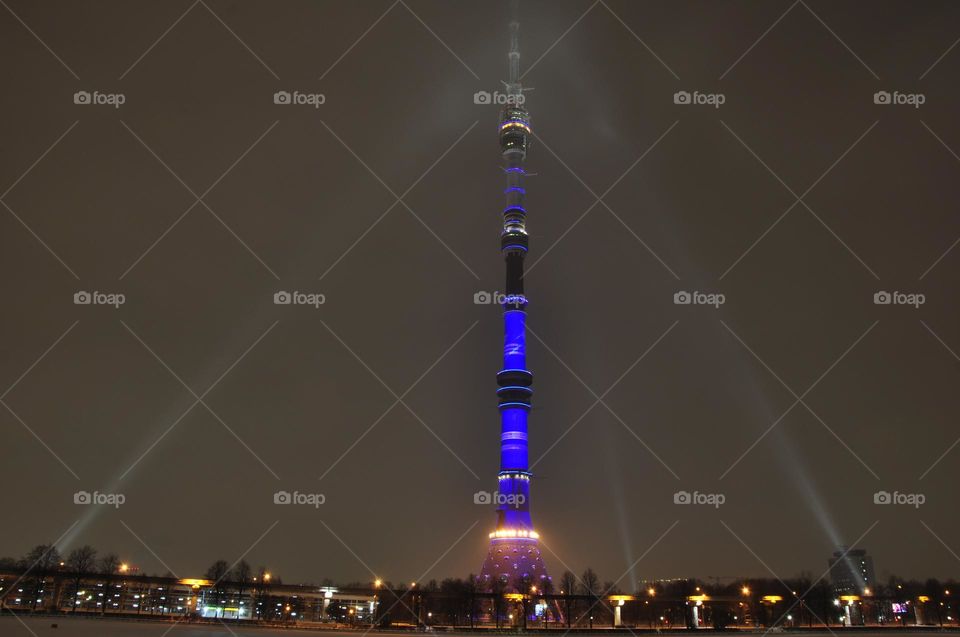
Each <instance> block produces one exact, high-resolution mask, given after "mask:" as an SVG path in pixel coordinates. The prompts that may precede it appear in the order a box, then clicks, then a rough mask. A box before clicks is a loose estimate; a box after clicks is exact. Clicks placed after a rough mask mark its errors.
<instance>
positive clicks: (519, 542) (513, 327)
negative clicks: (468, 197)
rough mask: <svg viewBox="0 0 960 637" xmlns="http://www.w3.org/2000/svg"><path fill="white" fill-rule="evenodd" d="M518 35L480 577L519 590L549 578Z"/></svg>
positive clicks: (508, 113)
mask: <svg viewBox="0 0 960 637" xmlns="http://www.w3.org/2000/svg"><path fill="white" fill-rule="evenodd" d="M518 29H519V25H518V24H517V23H516V22H513V23H511V25H510V32H511V42H510V53H509V61H510V81H509V82H508V83H507V99H506V102H507V103H506V105H505V106H504V108H503V111H502V112H501V116H500V131H499V135H500V150H501V152H502V154H503V159H504V171H505V173H506V177H507V187H506V190H505V191H504V192H505V195H506V206H505V208H504V210H503V230H502V232H501V234H500V248H501V251H502V253H503V256H504V260H505V262H506V287H505V291H506V294H505V295H504V298H503V322H504V343H503V369H502V370H501V371H500V372H499V373H498V374H497V384H498V385H499V389H497V396H498V398H499V403H500V404H499V409H500V472H499V474H498V476H497V477H498V480H497V482H498V488H497V493H498V501H497V526H496V529H495V530H494V532H493V533H491V534H490V549H489V552H488V554H487V559H486V560H485V561H484V564H483V569H482V571H481V576H482V577H484V578H486V579H488V581H489V579H490V578H493V579H502V580H504V581H506V582H508V583H510V584H513V585H514V586H516V585H517V584H518V582H519V581H520V579H521V578H526V579H529V580H530V581H533V582H538V583H539V581H540V580H541V579H543V578H545V577H547V573H546V568H545V567H544V564H543V559H542V557H541V555H540V548H539V542H538V538H539V535H538V534H537V532H536V531H535V530H534V528H533V523H532V521H531V519H530V477H531V473H530V470H529V466H530V465H529V457H528V451H527V417H528V415H529V413H530V398H531V395H532V394H533V390H532V389H531V385H532V384H533V374H531V373H530V371H529V370H528V369H527V362H526V327H525V322H526V316H527V312H526V308H527V298H526V296H525V295H524V292H523V260H524V257H525V256H526V253H527V248H528V237H527V230H526V216H527V211H526V208H525V207H524V198H525V195H526V190H525V188H524V181H525V177H526V171H525V169H524V163H525V160H526V155H527V147H528V145H529V137H530V135H531V131H530V116H529V114H528V113H527V111H526V109H525V108H523V101H524V98H523V92H522V87H521V85H520V80H519V71H520V50H519V46H518V37H517V36H518Z"/></svg>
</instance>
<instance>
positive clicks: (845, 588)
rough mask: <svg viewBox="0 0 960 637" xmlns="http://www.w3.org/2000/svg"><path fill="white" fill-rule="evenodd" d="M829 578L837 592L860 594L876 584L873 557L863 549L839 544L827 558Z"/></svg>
mask: <svg viewBox="0 0 960 637" xmlns="http://www.w3.org/2000/svg"><path fill="white" fill-rule="evenodd" d="M827 563H828V564H829V565H830V579H831V580H832V581H833V587H834V589H836V591H837V593H840V594H846V595H862V594H863V593H864V592H865V591H867V590H872V589H873V588H874V587H875V585H876V577H875V575H874V571H873V558H872V557H870V556H869V555H867V552H866V551H865V550H864V549H848V548H847V547H845V546H840V547H838V548H837V550H836V551H834V552H833V555H832V556H831V557H830V559H829V560H827Z"/></svg>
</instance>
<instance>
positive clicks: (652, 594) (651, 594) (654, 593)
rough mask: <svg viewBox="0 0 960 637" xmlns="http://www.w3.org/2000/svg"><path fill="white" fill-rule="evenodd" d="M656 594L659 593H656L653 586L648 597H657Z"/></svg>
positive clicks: (648, 590)
mask: <svg viewBox="0 0 960 637" xmlns="http://www.w3.org/2000/svg"><path fill="white" fill-rule="evenodd" d="M656 594H657V591H656V589H655V588H653V587H652V586H651V587H650V588H648V589H647V595H649V596H650V597H653V596H654V595H656Z"/></svg>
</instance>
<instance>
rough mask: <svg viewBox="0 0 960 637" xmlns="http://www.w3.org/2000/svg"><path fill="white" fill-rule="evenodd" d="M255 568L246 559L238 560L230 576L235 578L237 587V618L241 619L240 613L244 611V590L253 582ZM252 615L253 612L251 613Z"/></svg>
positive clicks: (234, 581)
mask: <svg viewBox="0 0 960 637" xmlns="http://www.w3.org/2000/svg"><path fill="white" fill-rule="evenodd" d="M252 573H253V569H252V568H250V565H249V564H248V563H247V561H246V560H240V561H239V562H237V564H236V566H234V567H233V571H231V574H230V577H231V578H232V579H233V583H234V585H235V586H236V587H237V608H238V609H239V610H237V619H240V613H241V611H243V591H245V590H246V589H247V588H249V586H250V584H251V577H252V575H251V574H252ZM251 616H252V613H251Z"/></svg>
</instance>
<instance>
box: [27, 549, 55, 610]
mask: <svg viewBox="0 0 960 637" xmlns="http://www.w3.org/2000/svg"><path fill="white" fill-rule="evenodd" d="M23 564H24V567H23V568H24V576H26V575H27V574H28V573H30V574H32V578H31V579H30V582H31V584H32V586H31V588H32V591H33V599H32V600H31V608H32V609H33V610H37V604H39V603H40V600H41V599H42V597H43V592H44V586H45V584H46V581H47V577H49V576H51V575H54V574H56V572H57V569H58V568H59V567H60V552H59V551H57V547H56V546H54V545H53V544H40V545H38V546H35V547H34V548H33V549H31V551H30V552H29V553H27V554H26V556H24V558H23Z"/></svg>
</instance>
